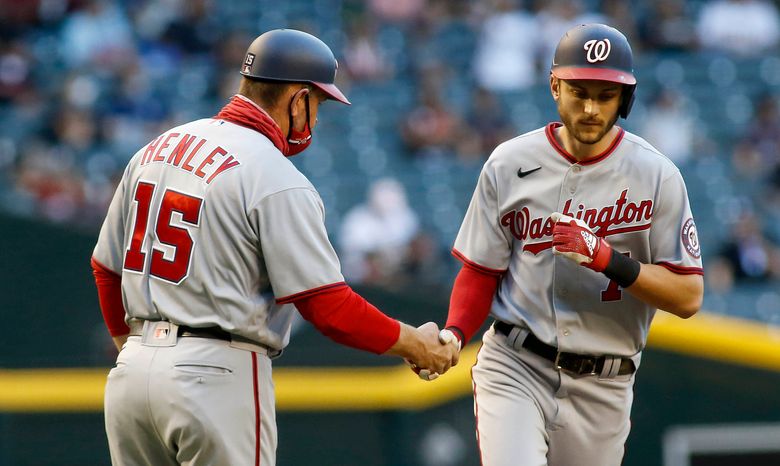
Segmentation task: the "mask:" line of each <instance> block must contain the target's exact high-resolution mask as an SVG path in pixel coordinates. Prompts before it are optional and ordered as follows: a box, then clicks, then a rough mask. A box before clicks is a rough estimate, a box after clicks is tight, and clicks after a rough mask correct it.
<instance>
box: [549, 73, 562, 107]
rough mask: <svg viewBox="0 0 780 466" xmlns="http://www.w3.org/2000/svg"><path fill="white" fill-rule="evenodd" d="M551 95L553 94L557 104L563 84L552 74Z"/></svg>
mask: <svg viewBox="0 0 780 466" xmlns="http://www.w3.org/2000/svg"><path fill="white" fill-rule="evenodd" d="M550 93H552V96H553V100H555V101H556V102H557V101H558V97H560V95H561V82H560V81H559V80H558V78H556V77H555V76H553V74H552V73H550Z"/></svg>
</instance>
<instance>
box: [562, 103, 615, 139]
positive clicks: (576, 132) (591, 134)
mask: <svg viewBox="0 0 780 466" xmlns="http://www.w3.org/2000/svg"><path fill="white" fill-rule="evenodd" d="M558 114H559V115H560V117H561V121H562V122H563V125H564V126H565V127H566V130H567V131H568V132H569V134H571V135H572V136H573V137H574V139H576V140H577V141H578V142H580V143H582V144H596V143H597V142H599V141H601V139H602V138H603V137H604V136H605V135H606V134H607V133H608V132H609V130H611V129H612V127H613V126H614V125H615V122H616V121H617V115H615V116H613V117H612V119H611V120H610V121H609V122H608V123H607V124H606V125H604V126H602V127H600V128H599V130H598V131H594V126H585V125H580V124H577V123H575V122H574V118H572V116H571V115H570V114H569V113H568V112H566V111H565V110H564V109H563V108H562V106H561V103H560V101H558ZM582 128H589V129H590V130H589V131H583V130H582Z"/></svg>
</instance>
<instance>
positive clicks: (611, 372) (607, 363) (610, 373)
mask: <svg viewBox="0 0 780 466" xmlns="http://www.w3.org/2000/svg"><path fill="white" fill-rule="evenodd" d="M622 362H623V358H619V357H615V356H604V367H603V368H602V369H601V374H599V378H600V379H614V378H615V377H617V375H618V372H620V366H621V363H622Z"/></svg>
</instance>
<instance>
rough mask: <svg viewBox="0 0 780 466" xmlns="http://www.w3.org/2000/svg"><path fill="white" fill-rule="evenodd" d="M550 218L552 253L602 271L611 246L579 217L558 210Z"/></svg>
mask: <svg viewBox="0 0 780 466" xmlns="http://www.w3.org/2000/svg"><path fill="white" fill-rule="evenodd" d="M550 218H552V221H553V222H555V223H554V225H553V238H552V239H553V241H552V244H553V254H558V255H561V256H564V257H567V258H569V259H571V260H573V261H574V262H576V263H578V264H580V265H583V266H585V267H587V268H589V269H591V270H595V271H596V272H603V271H604V269H605V268H606V267H607V265H608V264H609V260H610V258H611V257H612V247H611V246H610V245H609V243H607V242H606V241H604V239H603V238H599V237H598V236H596V235H595V234H594V233H593V232H592V231H591V230H590V228H588V225H586V224H585V222H583V221H582V220H580V219H576V218H572V217H570V216H568V215H564V214H562V213H560V212H554V213H553V214H552V215H551V216H550Z"/></svg>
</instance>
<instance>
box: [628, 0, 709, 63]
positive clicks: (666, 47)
mask: <svg viewBox="0 0 780 466" xmlns="http://www.w3.org/2000/svg"><path fill="white" fill-rule="evenodd" d="M647 8H648V11H647V12H646V13H645V14H644V15H642V16H641V17H640V18H639V20H640V25H639V30H640V37H641V39H642V42H643V43H644V44H645V46H646V47H647V48H649V49H651V50H657V51H659V52H682V51H686V50H693V49H694V48H695V47H696V45H697V43H696V27H695V23H694V21H693V19H692V18H691V17H690V16H689V15H688V14H687V12H686V11H685V8H686V2H685V0H658V1H654V2H647Z"/></svg>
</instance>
